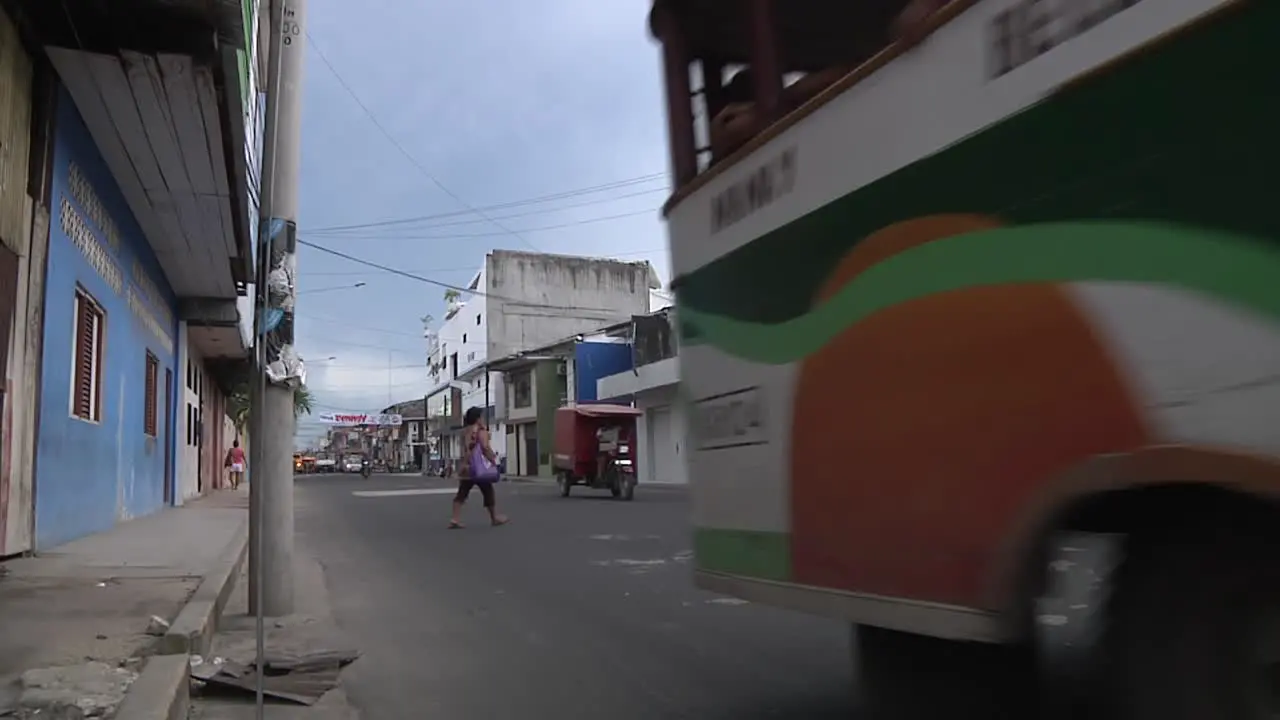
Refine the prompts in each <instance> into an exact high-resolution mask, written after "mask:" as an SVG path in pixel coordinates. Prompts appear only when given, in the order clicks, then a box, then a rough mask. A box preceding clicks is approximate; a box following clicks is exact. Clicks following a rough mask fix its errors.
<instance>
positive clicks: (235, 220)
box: [19, 0, 256, 357]
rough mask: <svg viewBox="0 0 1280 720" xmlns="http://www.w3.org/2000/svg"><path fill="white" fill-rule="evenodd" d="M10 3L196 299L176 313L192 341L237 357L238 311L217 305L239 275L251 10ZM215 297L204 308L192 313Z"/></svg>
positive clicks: (155, 245)
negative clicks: (18, 10) (208, 319)
mask: <svg viewBox="0 0 1280 720" xmlns="http://www.w3.org/2000/svg"><path fill="white" fill-rule="evenodd" d="M245 2H246V3H247V2H249V0H245ZM19 7H20V8H21V12H22V14H23V17H22V19H21V21H22V24H23V25H24V26H25V27H26V28H27V30H28V32H29V33H31V34H34V36H35V37H36V38H38V42H39V44H40V45H42V46H43V47H44V49H45V51H46V52H47V54H48V57H49V59H50V61H51V63H52V65H53V67H54V69H55V71H56V72H57V73H58V75H59V77H60V79H61V81H62V83H63V84H64V85H65V87H66V89H67V91H68V93H69V95H70V96H71V98H72V100H73V101H74V103H75V105H76V107H77V109H78V110H79V111H80V115H81V116H82V117H83V118H84V121H85V124H86V125H87V127H88V129H89V133H90V134H91V135H92V137H93V140H94V142H95V144H96V145H97V146H98V149H99V150H100V152H101V153H102V156H103V158H104V159H105V161H106V163H107V165H108V167H109V168H110V171H111V173H112V175H113V176H114V177H115V179H116V182H117V183H118V184H119V186H120V189H121V191H122V193H123V195H124V197H125V200H126V202H127V203H128V205H129V208H130V210H131V211H132V212H133V215H134V217H135V218H136V220H137V221H138V225H139V226H140V227H141V229H142V232H143V234H144V235H145V236H146V239H147V242H148V244H149V245H150V246H151V248H152V250H153V251H154V252H155V254H156V257H157V259H158V260H159V262H160V265H161V268H162V269H163V271H164V273H165V276H166V278H167V279H168V281H169V283H170V285H171V286H172V288H173V290H174V292H175V294H176V295H177V296H178V297H179V298H191V299H196V300H198V302H195V303H194V304H190V305H189V309H192V310H193V313H192V314H191V317H190V318H188V317H187V315H188V313H187V312H185V311H184V312H183V317H184V319H187V320H188V321H189V322H190V332H192V333H193V335H192V338H193V339H195V340H196V341H197V342H198V344H200V345H201V346H206V345H208V346H214V345H216V346H218V347H220V348H224V349H223V350H221V351H219V352H217V353H215V355H214V356H218V357H222V356H227V353H229V352H230V353H232V354H235V353H239V354H240V355H243V354H244V353H245V352H246V343H245V342H244V341H243V340H244V337H243V333H242V332H240V331H239V330H237V326H238V324H239V323H240V322H242V321H241V319H240V318H239V314H238V313H236V314H235V315H234V316H233V315H231V314H230V313H235V311H236V303H235V301H236V299H237V297H239V296H243V295H244V294H245V293H246V292H247V286H248V284H249V283H251V282H252V280H253V252H252V247H251V240H250V238H251V234H250V231H249V230H250V228H249V225H250V222H251V218H252V217H254V214H255V213H254V210H253V209H252V207H251V204H250V200H249V182H248V178H249V176H248V164H249V162H250V160H249V158H250V157H252V154H250V153H246V138H247V133H246V121H245V117H246V114H245V103H246V100H251V99H252V98H253V97H254V93H250V92H246V89H245V88H246V84H247V83H248V77H249V75H248V73H247V63H248V59H247V58H248V56H247V54H246V52H245V47H246V24H245V20H246V17H248V18H249V19H252V15H251V13H246V11H245V9H244V7H243V6H242V3H241V2H240V0H112V1H111V2H97V1H95V0H66V1H65V2H28V3H21V4H20V5H19ZM255 175H256V169H255ZM217 301H223V302H222V303H218V302H217ZM211 303H214V304H211ZM215 305H216V307H217V312H214V313H212V314H208V313H205V312H204V311H207V310H210V309H211V308H213V307H215ZM197 311H198V312H197ZM206 317H213V318H215V321H214V322H212V324H210V323H209V322H203V321H202V318H206ZM233 318H234V320H235V323H234V324H232V325H231V326H230V328H229V329H228V326H226V324H225V323H226V322H229V321H230V320H231V319H233ZM205 336H207V337H205ZM197 338H198V339H197ZM233 346H238V350H231V349H230V348H232V347H233Z"/></svg>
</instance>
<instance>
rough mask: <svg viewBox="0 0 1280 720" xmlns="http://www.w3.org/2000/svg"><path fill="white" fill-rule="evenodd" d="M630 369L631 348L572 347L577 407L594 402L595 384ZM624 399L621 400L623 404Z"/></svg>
mask: <svg viewBox="0 0 1280 720" xmlns="http://www.w3.org/2000/svg"><path fill="white" fill-rule="evenodd" d="M630 369H632V362H631V344H630V343H616V342H579V343H576V344H575V345H574V346H573V385H574V388H573V390H574V396H573V397H574V398H575V400H576V401H577V402H580V403H593V402H596V401H597V393H596V382H597V381H598V380H599V379H600V378H603V377H608V376H610V375H615V374H617V373H620V372H622V371H623V370H630ZM626 401H627V399H623V400H620V402H626Z"/></svg>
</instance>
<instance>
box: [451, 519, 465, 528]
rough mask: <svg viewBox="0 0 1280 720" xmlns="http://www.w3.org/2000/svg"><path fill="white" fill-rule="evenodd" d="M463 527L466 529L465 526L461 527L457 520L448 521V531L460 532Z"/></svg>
mask: <svg viewBox="0 0 1280 720" xmlns="http://www.w3.org/2000/svg"><path fill="white" fill-rule="evenodd" d="M464 527H466V525H463V524H462V523H460V522H458V521H457V520H450V521H449V529H450V530H461V529H462V528H464Z"/></svg>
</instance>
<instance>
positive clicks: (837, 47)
mask: <svg viewBox="0 0 1280 720" xmlns="http://www.w3.org/2000/svg"><path fill="white" fill-rule="evenodd" d="M771 1H772V4H773V7H772V10H771V13H772V15H773V32H774V33H775V37H776V38H777V41H778V44H779V45H780V47H782V48H785V51H784V53H783V55H784V58H785V60H784V62H785V65H786V70H787V71H791V72H813V71H817V70H821V69H823V68H826V67H830V66H832V65H849V64H858V63H860V62H862V61H864V60H866V59H867V58H869V57H871V56H872V55H874V54H875V53H877V52H879V51H880V50H881V49H883V48H884V47H885V45H886V44H887V43H888V42H889V41H890V28H891V27H892V25H893V22H894V19H895V18H896V17H897V16H898V14H899V13H901V12H902V9H903V8H904V7H905V6H906V5H907V2H908V0H771ZM751 4H752V3H751V1H750V0H748V1H739V2H729V1H727V0H654V2H653V6H652V8H651V9H650V11H649V32H650V33H651V34H652V35H653V36H654V37H655V38H657V39H659V40H661V39H662V36H663V33H664V27H665V26H666V23H668V22H671V23H674V24H675V27H677V28H679V30H680V32H681V34H682V35H683V36H684V39H685V42H686V47H687V48H688V53H689V56H690V58H691V59H702V58H714V59H716V60H718V61H719V62H720V63H724V64H730V65H737V64H747V63H749V62H750V60H751V39H752V33H751V25H750V17H751V13H750V7H751Z"/></svg>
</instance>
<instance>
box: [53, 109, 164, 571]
mask: <svg viewBox="0 0 1280 720" xmlns="http://www.w3.org/2000/svg"><path fill="white" fill-rule="evenodd" d="M53 197H54V198H55V199H56V207H57V210H56V216H55V218H54V221H53V222H52V223H51V227H50V231H49V263H48V274H47V276H46V279H45V315H44V328H45V335H44V355H43V382H42V383H41V387H40V390H41V403H40V433H39V444H38V446H37V450H36V466H37V467H38V468H39V483H38V484H37V485H36V496H35V502H36V528H35V529H36V546H37V547H49V546H53V545H58V544H61V543H63V542H66V541H68V540H72V539H74V538H76V537H80V536H82V535H87V534H90V533H94V532H99V531H102V530H106V529H108V528H110V527H112V526H113V525H114V524H115V523H116V522H118V521H120V520H128V519H130V518H133V517H137V516H140V515H146V514H149V513H152V512H154V511H156V510H158V509H160V508H161V507H163V506H164V505H165V503H166V501H168V500H171V499H172V495H171V493H172V480H171V478H172V477H173V437H174V435H173V426H174V420H175V403H174V395H175V391H176V388H175V382H174V378H175V370H176V360H177V352H176V340H175V337H176V335H177V319H176V318H177V314H178V306H177V301H176V298H175V296H174V293H173V289H172V288H171V287H170V285H169V282H168V281H167V280H166V279H165V277H164V274H163V272H161V270H160V266H159V263H158V262H157V260H156V256H155V253H154V252H152V250H151V248H150V247H149V246H148V244H147V242H146V239H145V238H144V237H143V236H142V232H141V230H140V228H139V227H138V223H137V221H136V220H135V219H134V217H133V214H132V212H130V210H129V208H128V206H127V204H126V203H125V201H124V198H123V195H122V194H121V191H120V188H119V186H118V185H117V184H116V181H115V179H114V178H113V177H112V174H111V171H110V170H109V169H108V168H107V165H106V162H105V161H104V160H103V158H102V154H101V153H100V152H99V150H98V147H97V145H96V144H95V143H94V141H93V138H92V136H91V135H90V134H89V130H88V128H87V127H86V126H85V124H84V120H83V119H82V118H81V117H80V113H79V112H78V111H77V109H76V106H75V104H74V103H73V102H71V101H70V97H69V96H67V95H66V94H65V93H62V94H61V97H60V98H59V101H58V113H57V124H56V129H55V142H54V162H53Z"/></svg>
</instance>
